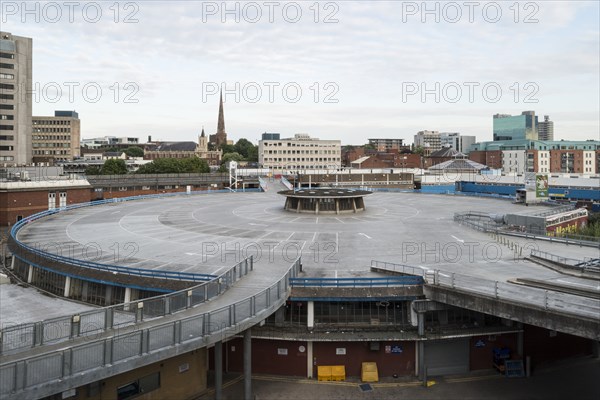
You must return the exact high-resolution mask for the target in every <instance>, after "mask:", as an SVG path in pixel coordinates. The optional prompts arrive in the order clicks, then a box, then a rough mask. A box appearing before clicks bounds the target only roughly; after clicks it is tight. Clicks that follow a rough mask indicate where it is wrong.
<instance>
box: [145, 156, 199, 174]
mask: <svg viewBox="0 0 600 400" xmlns="http://www.w3.org/2000/svg"><path fill="white" fill-rule="evenodd" d="M207 172H210V167H209V166H208V163H207V162H206V161H205V160H202V159H200V158H198V157H190V158H182V159H179V158H159V159H157V160H154V161H152V162H151V163H148V164H145V165H142V166H141V167H140V168H139V169H138V170H137V173H138V174H180V173H207Z"/></svg>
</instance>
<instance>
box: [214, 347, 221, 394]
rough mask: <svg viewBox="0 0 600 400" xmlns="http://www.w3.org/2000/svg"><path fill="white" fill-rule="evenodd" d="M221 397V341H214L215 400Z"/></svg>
mask: <svg viewBox="0 0 600 400" xmlns="http://www.w3.org/2000/svg"><path fill="white" fill-rule="evenodd" d="M222 399H223V342H221V341H220V340H219V341H218V342H217V343H215V400H222Z"/></svg>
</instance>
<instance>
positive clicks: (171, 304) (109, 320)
mask: <svg viewBox="0 0 600 400" xmlns="http://www.w3.org/2000/svg"><path fill="white" fill-rule="evenodd" d="M253 269H254V262H253V258H252V257H249V258H246V259H245V260H242V261H241V262H239V263H237V264H235V265H234V266H232V267H231V268H229V269H228V270H227V271H225V272H224V273H222V274H221V275H219V276H214V278H213V279H212V280H210V281H208V282H204V283H201V284H199V285H197V286H194V287H191V288H188V289H184V290H180V291H177V292H173V293H169V294H166V295H160V296H156V297H150V298H145V299H139V300H135V301H131V302H128V303H123V304H117V305H113V306H108V307H102V308H97V309H94V310H90V311H85V312H81V313H78V314H74V315H67V316H62V317H57V318H52V319H48V320H44V321H39V322H33V323H27V324H19V325H14V326H9V327H3V328H2V330H1V331H0V354H7V353H9V354H10V353H15V352H19V351H24V350H27V349H30V348H33V347H37V346H43V345H45V344H50V343H58V342H61V341H65V340H70V339H73V338H76V337H81V336H90V335H98V334H101V333H103V332H106V331H108V330H111V329H117V328H119V329H122V328H124V327H128V326H132V325H136V324H140V323H142V322H144V321H147V320H149V319H154V318H159V317H164V316H165V315H170V314H174V313H177V312H180V311H184V310H187V309H189V308H191V307H194V306H197V305H199V304H202V303H204V302H206V301H208V300H210V299H213V298H215V297H217V296H219V295H220V294H222V293H224V292H225V291H226V290H228V289H229V288H230V287H231V286H232V285H233V284H234V283H235V282H236V281H238V280H239V279H241V278H242V277H244V276H246V275H247V274H248V273H249V272H250V271H252V270H253Z"/></svg>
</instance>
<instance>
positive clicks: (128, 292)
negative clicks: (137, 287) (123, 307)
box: [123, 287, 131, 303]
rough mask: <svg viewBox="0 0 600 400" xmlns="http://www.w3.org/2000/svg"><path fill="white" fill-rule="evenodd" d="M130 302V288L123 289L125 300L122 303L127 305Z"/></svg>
mask: <svg viewBox="0 0 600 400" xmlns="http://www.w3.org/2000/svg"><path fill="white" fill-rule="evenodd" d="M130 301H131V288H129V287H126V288H125V299H124V300H123V302H125V303H129V302H130Z"/></svg>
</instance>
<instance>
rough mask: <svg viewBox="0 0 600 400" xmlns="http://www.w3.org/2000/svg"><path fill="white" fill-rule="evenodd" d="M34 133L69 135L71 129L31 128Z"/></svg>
mask: <svg viewBox="0 0 600 400" xmlns="http://www.w3.org/2000/svg"><path fill="white" fill-rule="evenodd" d="M33 131H34V132H36V133H55V132H59V133H70V132H71V128H33Z"/></svg>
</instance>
